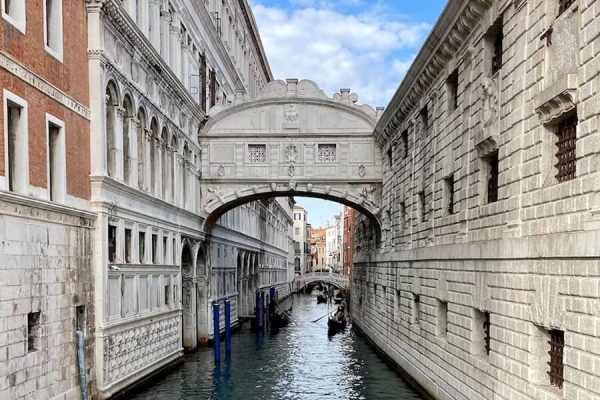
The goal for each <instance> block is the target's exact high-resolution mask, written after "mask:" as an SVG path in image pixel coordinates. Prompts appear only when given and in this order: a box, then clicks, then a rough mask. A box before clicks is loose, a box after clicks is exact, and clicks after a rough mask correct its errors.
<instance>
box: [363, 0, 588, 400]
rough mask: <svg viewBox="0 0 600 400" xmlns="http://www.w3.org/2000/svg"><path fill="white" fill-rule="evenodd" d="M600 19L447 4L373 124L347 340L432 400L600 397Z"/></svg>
mask: <svg viewBox="0 0 600 400" xmlns="http://www.w3.org/2000/svg"><path fill="white" fill-rule="evenodd" d="M599 14H600V9H599V7H598V2H596V1H581V0H580V1H577V0H545V1H532V0H529V1H528V0H469V1H462V0H451V1H449V2H448V5H447V6H446V8H445V10H444V12H443V14H442V15H441V17H440V18H439V20H438V22H437V24H436V25H435V27H434V28H433V32H432V33H431V35H430V36H429V38H428V39H427V41H426V43H425V44H424V46H423V49H422V50H421V52H420V53H419V54H418V56H417V57H416V59H415V61H414V64H413V66H412V67H411V68H410V70H409V71H408V73H407V75H406V78H405V79H404V81H403V82H402V83H401V85H400V87H399V89H398V91H397V92H396V94H395V96H394V97H393V100H392V101H391V104H390V105H389V107H388V109H387V110H386V112H385V113H384V115H383V116H382V118H381V119H380V121H379V123H378V126H377V128H376V130H375V135H376V137H377V140H378V142H379V143H380V145H381V146H382V148H383V151H384V154H386V155H387V157H384V158H386V160H385V162H386V165H385V171H384V179H383V182H384V184H383V193H382V198H383V199H384V203H383V204H384V206H383V210H382V235H381V237H382V243H381V248H380V249H378V250H375V244H374V242H375V238H374V235H370V234H369V229H368V224H367V227H366V229H362V228H363V227H361V224H362V223H364V221H361V222H360V223H359V226H358V229H359V232H360V233H361V237H359V238H358V240H357V243H356V247H357V249H358V252H357V253H356V254H355V260H354V262H355V263H354V266H353V268H354V270H353V279H354V280H353V283H352V287H353V289H352V290H353V294H352V301H353V304H352V310H353V318H354V326H356V327H358V328H360V329H361V330H363V331H364V332H365V333H366V334H367V336H368V337H369V338H370V339H371V340H372V341H373V343H375V344H376V345H377V346H378V347H380V348H381V349H382V350H383V351H385V352H386V353H387V355H388V356H389V357H390V358H391V359H392V360H394V361H395V362H396V363H397V364H398V365H399V366H400V367H401V368H402V369H403V370H404V371H405V372H406V373H407V374H409V375H410V376H411V377H412V378H413V380H414V381H415V382H416V383H418V384H419V385H420V386H421V387H422V388H424V389H425V390H426V391H427V392H429V393H430V394H431V395H432V397H433V398H436V399H441V400H443V399H453V400H479V399H481V400H489V399H506V400H509V399H510V400H520V399H545V400H558V399H592V398H594V399H596V398H600V384H599V380H598V379H599V378H598V377H599V370H598V366H600V330H599V327H600V308H599V306H600V293H599V291H598V290H599V285H600V261H599V257H600V250H599V249H600V248H599V247H598V243H597V238H598V232H599V231H598V229H599V227H600V225H599V219H598V215H599V213H598V207H599V205H600V202H599V201H598V200H599V197H598V192H599V185H600V179H599V174H598V172H599V168H600V163H599V162H598V154H599V153H600V148H599V146H598V143H600V141H599V140H598V138H599V132H598V112H599V108H598V104H599V102H600V94H599V93H598V83H599V82H600V78H599V77H598V74H599V72H600V68H599V67H598V62H597V61H598V56H597V48H598V46H599V45H600V36H599V35H598V28H599V26H600V25H599V24H598V17H599ZM369 239H371V241H370V243H366V242H369ZM364 243H366V244H364Z"/></svg>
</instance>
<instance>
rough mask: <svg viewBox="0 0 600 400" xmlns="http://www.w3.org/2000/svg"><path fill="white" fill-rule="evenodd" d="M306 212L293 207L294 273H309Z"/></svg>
mask: <svg viewBox="0 0 600 400" xmlns="http://www.w3.org/2000/svg"><path fill="white" fill-rule="evenodd" d="M307 221H308V212H307V211H306V209H304V207H301V206H299V205H294V247H295V253H296V255H295V259H294V265H295V267H294V271H295V272H296V273H297V274H305V273H306V272H307V271H309V262H310V249H309V238H310V237H309V236H308V229H307V226H308V222H307Z"/></svg>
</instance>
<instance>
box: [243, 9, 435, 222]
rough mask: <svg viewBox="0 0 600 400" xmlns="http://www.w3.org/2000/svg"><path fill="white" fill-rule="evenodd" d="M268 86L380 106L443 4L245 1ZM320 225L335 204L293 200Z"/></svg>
mask: <svg viewBox="0 0 600 400" xmlns="http://www.w3.org/2000/svg"><path fill="white" fill-rule="evenodd" d="M250 3H251V5H252V10H253V12H254V16H255V18H256V21H257V23H258V28H259V30H260V33H261V38H262V41H263V45H264V47H265V51H266V53H267V58H268V60H269V63H270V65H271V69H272V70H273V75H274V76H275V78H276V79H286V78H298V79H311V80H314V81H315V82H317V84H319V86H320V87H321V88H322V89H323V90H324V91H325V93H326V94H327V95H329V96H333V94H334V93H335V92H337V91H338V90H339V89H340V88H350V89H352V91H353V92H354V93H357V94H358V96H359V100H358V102H359V103H361V104H362V103H364V104H369V105H371V106H373V107H377V106H386V105H387V103H388V102H389V100H390V99H391V97H392V96H393V94H394V93H395V91H396V89H397V88H398V86H399V84H400V82H401V81H402V78H403V77H404V75H405V74H406V71H407V70H408V68H409V67H410V64H411V62H412V61H413V59H414V57H415V56H416V54H417V53H418V51H419V49H420V47H421V44H422V43H423V41H424V40H425V38H426V37H427V35H428V34H429V31H430V30H431V27H432V26H433V24H434V23H435V21H436V20H437V18H438V16H439V15H440V13H441V12H442V10H443V8H444V6H445V5H446V0H250ZM297 202H298V204H300V205H302V206H304V207H305V208H307V210H308V212H309V222H311V223H312V224H313V225H314V226H316V227H318V226H320V225H325V224H326V223H327V221H330V220H331V219H332V217H333V215H334V214H336V213H339V209H340V206H339V205H338V204H337V203H331V202H324V201H321V200H318V199H307V198H297Z"/></svg>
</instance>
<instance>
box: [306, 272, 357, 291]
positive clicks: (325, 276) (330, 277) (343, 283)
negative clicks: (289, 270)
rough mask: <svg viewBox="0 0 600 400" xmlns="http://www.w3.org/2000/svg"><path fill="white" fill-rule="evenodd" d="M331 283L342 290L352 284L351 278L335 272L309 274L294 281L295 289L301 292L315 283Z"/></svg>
mask: <svg viewBox="0 0 600 400" xmlns="http://www.w3.org/2000/svg"><path fill="white" fill-rule="evenodd" d="M319 281H321V282H325V283H331V284H332V285H335V286H337V287H339V288H340V289H344V288H347V287H348V285H349V284H350V278H349V277H348V276H346V275H342V274H334V273H333V272H309V273H307V274H302V275H296V278H295V279H294V288H295V289H296V291H299V290H300V289H302V288H303V287H304V286H306V285H308V284H310V283H313V282H319Z"/></svg>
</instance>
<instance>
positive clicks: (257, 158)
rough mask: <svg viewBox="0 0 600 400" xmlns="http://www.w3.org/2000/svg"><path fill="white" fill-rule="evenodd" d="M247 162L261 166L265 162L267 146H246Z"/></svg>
mask: <svg viewBox="0 0 600 400" xmlns="http://www.w3.org/2000/svg"><path fill="white" fill-rule="evenodd" d="M248 160H249V161H250V163H252V164H262V163H266V162H267V145H266V144H249V145H248Z"/></svg>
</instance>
